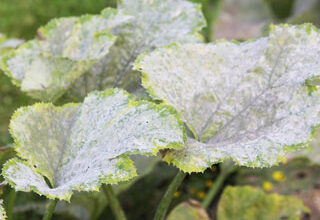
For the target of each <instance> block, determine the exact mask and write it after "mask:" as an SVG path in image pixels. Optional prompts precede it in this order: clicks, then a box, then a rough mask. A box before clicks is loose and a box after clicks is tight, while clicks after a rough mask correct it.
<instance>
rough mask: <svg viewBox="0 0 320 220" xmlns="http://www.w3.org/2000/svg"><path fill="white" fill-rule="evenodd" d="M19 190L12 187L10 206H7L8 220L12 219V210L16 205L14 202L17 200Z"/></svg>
mask: <svg viewBox="0 0 320 220" xmlns="http://www.w3.org/2000/svg"><path fill="white" fill-rule="evenodd" d="M16 196H17V192H16V191H15V190H14V189H11V191H10V194H9V199H8V206H7V217H8V220H12V210H13V206H14V202H15V200H16Z"/></svg>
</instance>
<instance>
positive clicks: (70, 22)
mask: <svg viewBox="0 0 320 220" xmlns="http://www.w3.org/2000/svg"><path fill="white" fill-rule="evenodd" d="M129 20H130V17H129V16H126V15H123V14H122V13H118V12H117V11H116V10H115V9H105V10H104V11H102V13H101V15H84V16H82V17H70V18H60V19H54V20H52V21H50V22H49V23H48V24H47V25H46V26H45V27H42V28H40V29H39V31H38V37H37V39H35V40H31V41H29V42H26V43H25V44H23V45H21V46H20V47H19V48H18V49H17V50H15V51H13V52H11V53H8V54H7V55H5V56H4V57H3V59H2V65H1V68H2V69H3V70H4V72H5V73H6V74H7V75H8V76H10V77H11V78H12V80H13V82H14V83H15V84H16V85H18V86H20V87H21V90H22V91H24V92H27V93H28V94H29V95H31V96H33V97H35V98H37V99H40V100H45V101H54V100H55V99H57V98H59V97H60V96H61V95H62V94H63V93H64V91H66V90H67V89H68V87H69V86H70V85H71V84H72V83H73V82H74V81H75V80H76V79H78V78H79V77H80V76H81V75H82V74H83V73H84V72H85V71H86V70H88V69H90V67H91V66H92V65H93V64H94V63H96V62H97V60H98V59H100V58H102V57H103V56H105V55H106V54H107V53H108V51H109V48H110V47H111V45H112V44H113V43H114V42H115V40H116V37H115V36H114V35H112V34H111V33H110V31H111V30H112V29H114V28H116V27H118V26H119V25H121V24H123V23H127V22H128V21H129Z"/></svg>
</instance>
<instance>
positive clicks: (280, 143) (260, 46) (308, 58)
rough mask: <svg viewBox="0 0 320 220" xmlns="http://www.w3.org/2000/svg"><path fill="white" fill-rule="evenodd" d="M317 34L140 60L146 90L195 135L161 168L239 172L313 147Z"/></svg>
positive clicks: (164, 51) (310, 31)
mask: <svg viewBox="0 0 320 220" xmlns="http://www.w3.org/2000/svg"><path fill="white" fill-rule="evenodd" d="M319 45H320V34H319V32H318V30H317V29H316V28H314V27H313V26H311V25H302V26H288V25H281V26H273V27H272V28H271V30H270V35H269V36H268V37H266V38H261V39H258V40H256V41H248V42H244V43H234V42H228V41H218V42H216V43H212V44H208V45H206V44H176V45H172V46H169V47H166V48H161V49H158V50H156V51H154V52H152V53H151V54H150V55H143V56H141V57H140V58H138V60H137V62H136V64H135V68H136V69H138V70H140V71H141V72H143V85H144V87H146V88H147V89H148V90H149V92H150V93H151V95H153V96H154V97H157V98H160V99H163V100H165V101H166V102H167V103H168V104H170V105H172V106H174V107H175V108H176V109H177V110H178V112H179V113H180V114H181V116H182V118H183V120H184V121H185V122H186V123H187V125H188V126H189V128H190V129H191V130H192V131H193V133H194V136H195V137H196V138H197V140H195V139H192V138H190V139H189V140H188V143H189V144H187V145H186V146H185V148H184V149H182V150H178V151H171V152H169V153H168V154H167V155H166V158H165V160H167V161H169V162H172V163H174V164H175V165H177V166H178V167H179V168H180V169H182V170H184V171H187V172H193V171H203V170H204V169H206V168H207V167H209V166H210V165H211V164H213V163H217V162H219V161H222V160H224V159H226V158H232V159H233V160H234V161H236V162H237V163H238V164H240V165H246V166H253V167H263V166H270V165H272V164H274V163H276V162H277V161H278V159H279V157H281V156H283V155H284V154H285V152H286V151H287V150H288V149H289V148H294V146H296V147H297V146H298V145H301V146H304V145H305V144H307V143H308V142H309V141H310V137H311V136H310V135H311V133H312V129H313V127H314V126H317V125H318V124H319V122H320V118H319V110H320V97H319V95H320V94H319V91H318V88H317V86H312V87H310V86H307V85H306V84H307V83H306V80H309V79H312V78H314V77H317V76H319V73H320V48H319Z"/></svg>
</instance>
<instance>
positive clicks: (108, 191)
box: [102, 184, 127, 220]
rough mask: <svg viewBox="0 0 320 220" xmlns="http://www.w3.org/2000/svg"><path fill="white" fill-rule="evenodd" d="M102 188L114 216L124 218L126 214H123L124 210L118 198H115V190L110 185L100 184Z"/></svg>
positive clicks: (124, 219)
mask: <svg viewBox="0 0 320 220" xmlns="http://www.w3.org/2000/svg"><path fill="white" fill-rule="evenodd" d="M102 189H103V192H104V194H105V195H106V197H107V199H108V202H109V205H110V208H111V210H112V212H113V214H114V216H115V217H116V219H117V220H126V219H127V218H126V215H125V214H124V211H123V209H122V207H121V204H120V202H119V200H118V199H117V196H116V194H115V192H114V191H113V189H112V186H111V185H109V184H108V185H106V184H104V185H102Z"/></svg>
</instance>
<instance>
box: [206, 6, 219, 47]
mask: <svg viewBox="0 0 320 220" xmlns="http://www.w3.org/2000/svg"><path fill="white" fill-rule="evenodd" d="M207 4H208V5H207V6H206V13H205V14H206V15H207V19H208V24H207V29H208V38H209V39H208V40H209V42H210V41H213V40H214V31H213V30H214V26H215V25H216V23H217V21H218V20H219V17H220V13H221V11H222V9H223V5H224V0H213V1H208V3H207Z"/></svg>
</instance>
